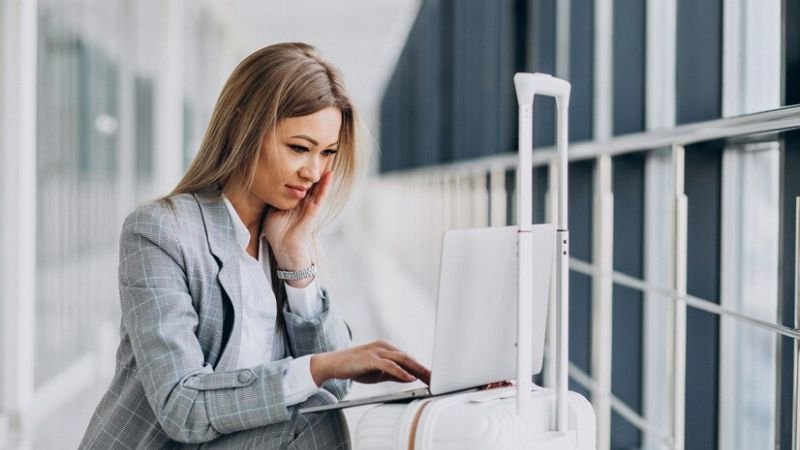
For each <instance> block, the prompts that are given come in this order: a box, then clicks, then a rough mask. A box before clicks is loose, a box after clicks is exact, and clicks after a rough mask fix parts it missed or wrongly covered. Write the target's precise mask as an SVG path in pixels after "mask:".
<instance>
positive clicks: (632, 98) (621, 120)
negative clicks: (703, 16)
mask: <svg viewBox="0 0 800 450" xmlns="http://www.w3.org/2000/svg"><path fill="white" fill-rule="evenodd" d="M645 4H646V2H643V1H642V0H614V25H613V28H614V30H616V32H615V33H614V50H613V55H614V62H613V65H614V68H613V70H614V82H613V86H614V122H613V133H614V134H615V135H617V134H625V133H635V132H639V131H643V130H644V129H645V67H646V59H645V42H646V41H647V40H646V31H645V24H646V23H647V17H646V15H645Z"/></svg>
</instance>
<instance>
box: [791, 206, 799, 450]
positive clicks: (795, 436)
mask: <svg viewBox="0 0 800 450" xmlns="http://www.w3.org/2000/svg"><path fill="white" fill-rule="evenodd" d="M794 327H795V328H800V197H795V204H794ZM792 348H793V349H794V353H793V356H794V358H793V359H794V384H793V386H794V387H793V401H792V448H793V449H794V450H800V341H798V340H797V339H795V340H794V345H792Z"/></svg>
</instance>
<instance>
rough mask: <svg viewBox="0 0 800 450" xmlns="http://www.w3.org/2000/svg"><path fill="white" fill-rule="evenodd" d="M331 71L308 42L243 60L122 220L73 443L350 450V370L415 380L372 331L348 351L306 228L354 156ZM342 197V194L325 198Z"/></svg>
mask: <svg viewBox="0 0 800 450" xmlns="http://www.w3.org/2000/svg"><path fill="white" fill-rule="evenodd" d="M355 129H356V114H355V110H354V108H353V106H352V104H351V102H350V100H349V98H348V96H347V94H346V92H345V89H344V86H343V84H342V80H341V76H340V75H339V73H338V71H337V70H335V69H334V68H333V67H331V66H330V65H329V64H327V63H326V62H324V61H322V60H321V59H320V58H319V57H318V56H317V55H316V53H315V51H314V49H313V48H312V47H310V46H308V45H305V44H278V45H273V46H270V47H266V48H264V49H261V50H259V51H257V52H255V53H253V54H252V55H250V56H248V57H247V58H246V59H245V60H244V61H243V62H242V63H241V64H240V65H239V66H238V67H237V68H236V69H235V70H234V72H233V74H232V75H231V77H230V79H229V80H228V81H227V83H226V84H225V86H224V88H223V90H222V94H221V95H220V98H219V100H218V101H217V105H216V107H215V109H214V112H213V114H212V117H211V122H210V124H209V127H208V130H207V132H206V136H205V138H204V140H203V144H202V146H201V148H200V151H199V152H198V154H197V157H196V158H195V160H194V161H193V162H192V164H191V166H190V168H189V170H188V172H187V173H186V175H185V176H184V177H183V179H182V180H181V181H180V183H179V184H178V186H177V187H176V188H175V190H174V191H173V192H172V193H171V194H169V195H168V196H167V197H166V198H164V199H161V200H158V201H155V202H153V203H150V204H148V205H145V206H143V207H141V208H139V209H138V210H136V211H135V212H133V213H132V214H131V215H130V216H128V218H127V219H126V221H125V224H124V225H123V229H122V235H121V238H120V247H121V248H120V265H119V284H120V298H121V304H122V324H121V330H120V331H121V342H120V345H119V349H118V351H117V365H116V373H115V375H114V379H113V381H112V384H111V386H110V388H109V390H108V392H107V393H106V395H105V396H104V397H103V399H102V400H101V402H100V405H99V406H98V407H97V410H96V411H95V413H94V415H93V417H92V419H91V422H90V424H89V428H88V430H87V432H86V435H85V436H84V439H83V442H82V444H81V447H86V448H103V449H106V448H148V449H149V448H162V447H180V446H182V445H183V444H188V445H190V446H195V445H196V446H201V447H211V448H213V447H218V448H242V447H254V446H258V447H261V448H325V449H328V448H347V447H349V445H350V442H349V435H348V432H347V425H346V423H345V421H344V418H343V416H342V414H341V412H328V413H321V414H310V415H299V414H298V413H297V412H296V411H297V409H298V406H300V405H303V406H307V405H315V404H324V403H331V402H336V401H337V399H341V398H342V397H344V396H345V395H346V393H347V391H348V389H349V384H350V380H355V381H360V382H379V381H387V380H391V381H403V382H407V381H413V380H416V379H422V380H423V381H425V382H426V383H427V381H428V377H429V375H430V372H429V371H428V370H427V369H426V368H424V367H423V366H421V365H420V364H419V363H417V362H416V361H414V360H413V359H412V358H410V357H409V356H407V355H406V354H404V353H402V352H401V351H399V350H397V349H396V348H394V347H392V346H391V345H389V344H387V343H385V342H373V343H370V344H367V345H364V346H360V347H353V348H348V347H349V346H350V342H351V341H350V332H349V329H348V327H347V325H346V324H345V322H344V321H343V320H342V318H341V316H340V313H339V311H338V309H337V308H336V305H335V304H334V303H333V301H332V300H331V299H330V298H329V297H328V294H327V292H326V291H325V290H324V289H322V288H320V287H319V286H318V285H317V280H316V277H315V275H316V266H315V265H314V263H313V255H312V252H311V249H312V248H314V246H313V233H314V230H315V225H316V223H317V221H318V220H319V215H320V211H321V208H322V206H323V205H324V204H325V203H326V201H327V199H328V196H329V194H331V195H333V194H337V195H338V197H339V199H340V200H341V199H342V198H343V197H344V196H345V195H346V193H347V191H348V189H349V187H350V185H351V182H352V180H353V177H354V174H355V171H356V165H357V156H358V155H357V149H356V145H355ZM338 204H339V205H341V201H340V202H338Z"/></svg>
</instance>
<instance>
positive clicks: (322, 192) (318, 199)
mask: <svg viewBox="0 0 800 450" xmlns="http://www.w3.org/2000/svg"><path fill="white" fill-rule="evenodd" d="M331 184H333V172H331V171H327V172H325V173H323V174H322V178H320V180H319V182H317V184H316V185H315V186H314V188H315V189H314V195H313V196H312V197H311V200H312V202H313V203H315V204H316V206H317V207H319V206H321V205H322V204H324V202H325V199H326V198H328V193H329V192H330V190H331Z"/></svg>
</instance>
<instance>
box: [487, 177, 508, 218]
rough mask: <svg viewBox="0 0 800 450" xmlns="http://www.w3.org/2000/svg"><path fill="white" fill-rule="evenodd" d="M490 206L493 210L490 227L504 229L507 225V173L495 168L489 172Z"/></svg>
mask: <svg viewBox="0 0 800 450" xmlns="http://www.w3.org/2000/svg"><path fill="white" fill-rule="evenodd" d="M489 206H490V208H491V209H492V211H491V214H490V217H489V226H492V227H502V226H504V225H505V224H506V172H505V170H503V169H499V168H494V169H492V171H491V172H489Z"/></svg>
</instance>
